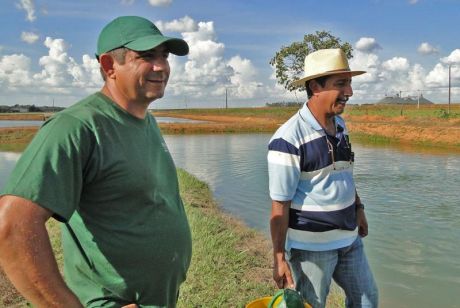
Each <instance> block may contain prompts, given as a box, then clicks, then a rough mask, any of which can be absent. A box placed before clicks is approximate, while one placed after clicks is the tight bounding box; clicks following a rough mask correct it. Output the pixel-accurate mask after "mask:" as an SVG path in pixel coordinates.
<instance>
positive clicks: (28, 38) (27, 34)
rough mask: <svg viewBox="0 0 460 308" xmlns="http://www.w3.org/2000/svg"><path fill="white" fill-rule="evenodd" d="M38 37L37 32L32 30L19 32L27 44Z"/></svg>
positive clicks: (33, 41)
mask: <svg viewBox="0 0 460 308" xmlns="http://www.w3.org/2000/svg"><path fill="white" fill-rule="evenodd" d="M38 39H39V36H38V34H36V33H33V32H22V33H21V40H23V41H24V42H26V43H28V44H33V43H35V42H36V41H37V40H38Z"/></svg>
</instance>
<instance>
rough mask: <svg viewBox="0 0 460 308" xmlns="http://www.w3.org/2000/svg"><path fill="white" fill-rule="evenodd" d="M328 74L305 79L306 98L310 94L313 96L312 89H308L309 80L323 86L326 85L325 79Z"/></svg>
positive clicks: (309, 96)
mask: <svg viewBox="0 0 460 308" xmlns="http://www.w3.org/2000/svg"><path fill="white" fill-rule="evenodd" d="M329 76H330V75H326V76H321V77H317V78H315V79H311V80H307V81H305V89H307V96H308V99H310V98H311V97H312V96H313V92H312V90H311V89H310V82H312V81H313V80H315V81H316V82H317V83H319V85H320V86H322V87H324V86H325V85H326V81H327V79H328V78H329Z"/></svg>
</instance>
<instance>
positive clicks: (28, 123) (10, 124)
mask: <svg viewBox="0 0 460 308" xmlns="http://www.w3.org/2000/svg"><path fill="white" fill-rule="evenodd" d="M155 119H156V120H157V122H158V123H205V122H206V121H198V120H190V119H181V118H172V117H155ZM42 124H43V121H13V120H11V121H10V120H0V127H21V126H41V125H42Z"/></svg>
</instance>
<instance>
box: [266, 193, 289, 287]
mask: <svg viewBox="0 0 460 308" xmlns="http://www.w3.org/2000/svg"><path fill="white" fill-rule="evenodd" d="M290 205H291V201H274V200H273V201H272V214H271V218H270V233H271V236H272V244H273V279H274V280H275V282H276V285H277V286H278V288H293V287H294V282H293V279H292V275H291V269H290V267H289V264H288V263H287V261H286V259H285V257H284V244H285V242H286V233H287V229H288V225H289V207H290Z"/></svg>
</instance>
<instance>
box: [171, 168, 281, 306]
mask: <svg viewBox="0 0 460 308" xmlns="http://www.w3.org/2000/svg"><path fill="white" fill-rule="evenodd" d="M178 175H179V181H180V186H181V194H182V196H183V198H184V201H185V204H186V210H187V215H188V218H189V221H190V225H191V228H192V237H193V257H192V263H191V267H190V270H189V272H188V277H187V281H186V282H185V283H184V285H183V286H182V288H181V295H180V297H179V303H178V306H179V307H242V306H244V304H246V303H248V302H250V301H251V300H254V299H256V298H258V297H262V296H266V295H271V294H273V293H274V290H275V289H274V285H273V283H272V282H271V263H270V262H271V253H270V246H269V242H268V239H266V238H264V237H263V236H262V235H261V234H259V233H257V232H255V231H254V230H251V229H248V228H247V227H245V226H244V225H242V224H241V223H240V222H238V221H237V220H235V219H234V218H232V217H230V216H228V215H226V214H224V213H223V212H221V211H220V210H219V209H218V207H217V205H216V204H215V202H214V201H212V195H211V192H210V190H209V188H208V186H207V185H206V184H204V183H203V182H200V181H199V180H197V179H196V178H195V177H193V176H191V175H190V174H188V173H186V172H184V171H183V170H179V171H178Z"/></svg>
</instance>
